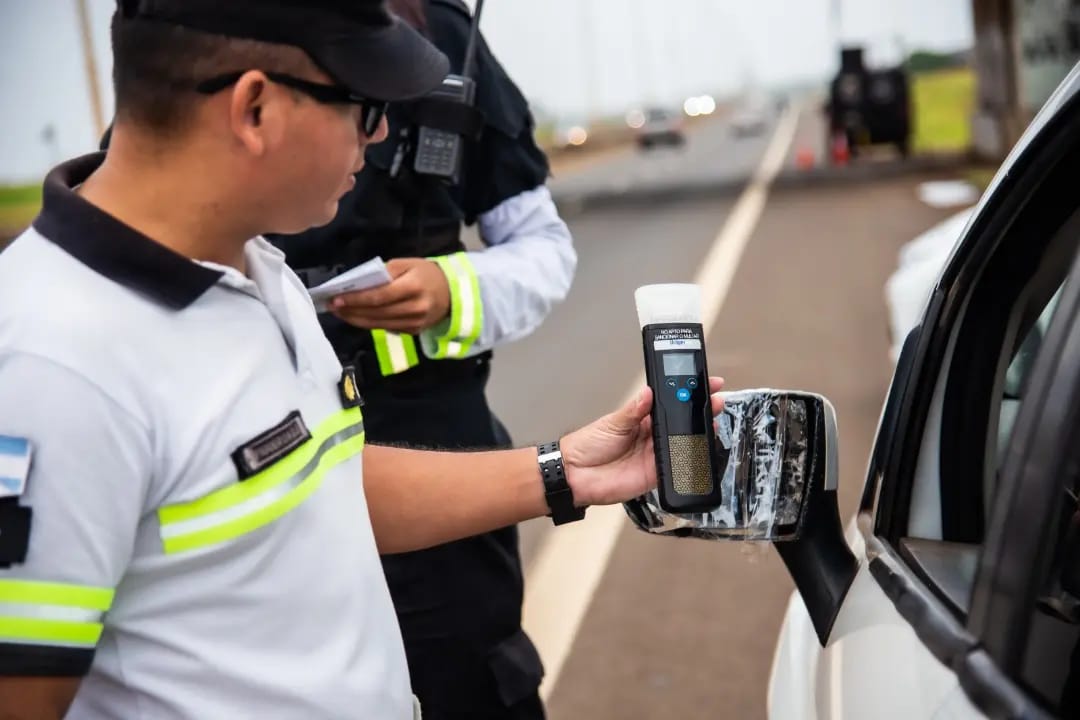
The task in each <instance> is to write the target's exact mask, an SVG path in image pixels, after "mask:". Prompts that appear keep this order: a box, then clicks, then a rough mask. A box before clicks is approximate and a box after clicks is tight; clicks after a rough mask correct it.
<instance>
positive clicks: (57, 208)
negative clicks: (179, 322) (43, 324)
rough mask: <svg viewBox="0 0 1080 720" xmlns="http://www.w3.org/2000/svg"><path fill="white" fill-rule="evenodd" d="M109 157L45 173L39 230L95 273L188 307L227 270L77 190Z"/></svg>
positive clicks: (98, 156)
mask: <svg viewBox="0 0 1080 720" xmlns="http://www.w3.org/2000/svg"><path fill="white" fill-rule="evenodd" d="M104 159H105V153H93V154H91V155H84V156H83V157H80V158H76V159H74V160H69V161H68V162H66V163H64V164H62V165H59V166H57V167H56V168H54V169H53V170H52V171H51V172H50V173H49V174H48V176H46V178H45V188H44V191H43V198H42V199H43V203H42V209H41V214H40V215H38V216H37V218H36V219H35V220H34V229H35V230H36V231H37V232H38V233H39V234H40V235H42V236H43V237H45V238H46V239H47V240H50V241H51V242H53V243H54V244H56V245H58V246H59V247H60V248H61V249H62V250H64V251H65V252H66V253H68V254H69V255H71V256H72V257H73V258H75V259H76V260H78V261H79V262H81V263H82V264H83V265H86V266H87V267H88V268H90V269H91V270H93V271H94V272H96V273H98V274H100V275H104V276H105V277H107V278H109V279H110V280H113V281H115V282H118V283H120V284H122V285H125V286H127V287H129V288H131V289H132V290H136V291H138V292H141V293H144V294H146V295H149V296H150V297H152V298H154V299H155V300H157V301H158V302H160V303H162V304H164V305H167V306H169V307H171V308H174V309H177V310H182V309H183V308H186V307H187V306H188V305H191V304H192V303H193V302H195V301H196V300H198V299H199V298H200V297H201V296H202V294H203V293H204V292H206V291H207V290H209V289H210V288H211V287H213V286H214V284H215V283H217V281H218V279H219V278H220V277H221V276H222V273H221V272H219V271H217V270H211V269H210V268H208V267H204V266H203V265H200V264H198V263H197V262H194V261H192V260H190V259H188V258H186V257H184V256H183V255H180V254H179V253H176V252H173V251H172V250H170V249H169V248H167V247H165V246H164V245H162V244H160V243H158V242H155V241H154V240H152V239H150V238H148V237H147V236H145V235H143V234H142V233H140V232H139V231H137V230H135V229H134V228H131V227H128V226H127V225H125V224H124V223H122V222H120V221H119V220H117V219H116V218H114V217H113V216H111V215H109V214H108V213H106V212H104V211H103V210H101V209H100V208H98V207H96V206H94V205H92V204H91V203H90V202H88V201H87V200H85V199H84V198H82V197H80V196H79V195H77V194H75V192H74V190H73V188H75V187H77V186H78V185H79V184H81V183H82V182H83V181H84V180H86V178H88V177H90V174H91V173H93V172H94V171H95V170H97V168H98V167H99V166H100V165H101V163H102V161H103V160H104Z"/></svg>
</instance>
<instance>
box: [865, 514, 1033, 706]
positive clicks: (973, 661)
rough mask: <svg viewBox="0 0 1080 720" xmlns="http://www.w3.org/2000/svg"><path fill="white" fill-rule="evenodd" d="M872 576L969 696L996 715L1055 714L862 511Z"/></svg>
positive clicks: (924, 643)
mask: <svg viewBox="0 0 1080 720" xmlns="http://www.w3.org/2000/svg"><path fill="white" fill-rule="evenodd" d="M859 526H860V529H861V531H862V534H863V538H864V539H865V542H866V554H867V558H868V559H869V561H870V562H869V567H868V569H869V571H870V574H871V576H872V577H873V578H874V580H875V581H876V582H877V584H878V586H879V587H881V589H882V591H883V592H884V593H885V596H886V597H888V598H889V600H890V601H891V602H892V604H893V607H895V608H896V611H897V613H899V614H900V617H902V618H903V619H904V621H905V622H907V623H908V625H909V626H910V627H911V629H912V630H913V631H914V633H915V635H916V637H917V638H918V640H919V642H921V643H922V644H923V645H924V646H925V647H926V649H927V651H929V652H930V654H931V655H933V656H934V658H935V659H937V660H938V661H939V662H940V663H941V664H942V665H944V666H945V667H947V668H949V669H950V670H952V671H953V672H954V673H955V674H956V676H957V681H958V682H959V684H960V687H961V688H962V689H963V691H964V693H965V694H966V695H967V697H968V699H969V700H970V701H971V702H972V704H973V705H975V707H976V708H978V709H979V710H980V711H981V712H983V713H984V714H986V715H987V716H989V717H994V718H1023V719H1024V720H1053V716H1051V715H1050V714H1048V713H1047V712H1046V711H1045V710H1043V709H1042V707H1041V706H1040V705H1039V704H1038V703H1037V702H1036V701H1034V700H1032V699H1031V698H1029V697H1028V695H1027V693H1026V692H1025V691H1024V690H1023V689H1022V688H1021V687H1020V686H1019V685H1017V684H1016V683H1015V682H1014V681H1013V680H1012V679H1011V678H1010V677H1008V676H1007V675H1005V674H1004V673H1003V672H1002V671H1001V670H1000V669H999V668H998V666H997V665H996V663H995V662H994V661H993V660H992V659H990V658H989V657H988V656H987V654H986V652H985V650H984V649H983V648H982V645H981V644H980V642H979V640H977V639H976V637H975V636H974V635H973V634H972V633H971V632H970V631H969V630H968V629H967V628H966V627H964V625H963V624H962V623H961V622H960V620H958V619H957V617H956V616H955V615H954V614H953V613H952V612H951V611H950V610H949V609H947V608H946V607H945V605H944V604H943V603H942V601H941V599H940V598H938V596H937V595H936V594H935V593H934V592H933V591H931V590H930V588H929V587H927V585H926V584H924V582H923V581H922V580H921V579H920V578H918V577H916V576H915V575H914V573H913V572H912V571H911V569H910V568H909V567H908V566H907V565H906V564H905V562H904V561H903V560H902V559H901V557H900V555H899V553H898V552H897V550H896V549H895V548H894V547H892V546H891V545H889V544H888V543H887V542H886V541H884V540H883V539H882V538H880V537H878V536H875V535H873V533H872V530H871V528H872V519H871V516H870V514H869V513H867V512H864V513H860V514H859Z"/></svg>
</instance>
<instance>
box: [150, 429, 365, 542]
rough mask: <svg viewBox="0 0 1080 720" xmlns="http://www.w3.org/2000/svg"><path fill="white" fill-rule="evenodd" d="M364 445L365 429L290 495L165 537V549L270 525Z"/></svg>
mask: <svg viewBox="0 0 1080 720" xmlns="http://www.w3.org/2000/svg"><path fill="white" fill-rule="evenodd" d="M363 449H364V435H363V434H362V433H361V434H360V435H357V436H355V437H353V438H351V439H349V440H346V441H345V442H344V443H342V444H340V445H335V446H334V447H332V448H331V449H330V450H328V451H327V452H326V453H324V454H323V455H322V457H321V458H320V459H319V466H318V468H317V469H316V470H315V471H314V472H313V473H312V474H311V475H309V476H308V477H307V478H306V479H305V480H304V481H303V482H302V483H301V484H300V485H298V486H297V487H296V488H294V489H293V490H291V491H290V492H289V493H288V494H287V495H285V496H283V497H282V498H280V499H279V500H277V501H275V502H273V503H271V504H270V505H267V506H265V507H263V508H261V509H259V510H257V511H255V512H253V513H250V514H247V515H244V516H242V517H240V518H237V519H235V520H231V521H229V522H226V523H222V524H221V525H215V526H213V527H210V528H207V529H206V530H200V531H196V532H193V533H188V534H185V535H179V536H177V537H170V538H165V539H164V540H163V541H162V544H163V545H164V547H165V552H166V553H170V554H171V553H178V552H184V551H186V550H194V549H196V548H200V547H205V546H207V545H216V544H218V543H222V542H226V541H228V540H232V539H234V538H238V537H240V536H242V535H246V534H247V533H249V532H251V531H253V530H258V529H259V528H261V527H263V526H264V525H269V524H270V523H272V522H273V521H275V520H277V519H278V518H280V517H281V516H283V515H285V514H286V513H288V512H289V511H290V510H292V509H293V508H295V507H296V506H298V505H299V504H300V503H302V502H304V500H307V498H308V497H309V496H310V495H311V494H312V493H313V492H315V491H316V490H318V489H319V487H320V486H321V485H322V482H323V478H324V477H325V476H326V473H327V472H328V471H329V470H330V469H331V468H333V467H334V466H335V465H337V464H338V463H340V462H343V461H344V460H348V459H349V458H351V457H353V456H355V455H359V454H360V452H361V451H362V450H363ZM359 480H360V478H359V477H357V482H359Z"/></svg>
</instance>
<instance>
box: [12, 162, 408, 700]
mask: <svg viewBox="0 0 1080 720" xmlns="http://www.w3.org/2000/svg"><path fill="white" fill-rule="evenodd" d="M102 157H103V156H102V155H93V156H88V157H85V158H80V159H78V160H75V161H72V162H69V163H66V164H65V165H62V166H60V167H59V168H57V169H56V170H54V171H53V172H52V173H50V175H49V177H48V178H47V180H46V183H45V196H44V209H43V211H42V214H41V215H40V216H39V217H38V219H37V220H35V222H34V226H33V228H32V229H30V230H28V231H26V232H25V233H24V234H23V235H22V236H21V237H19V238H18V239H17V240H16V241H15V242H14V243H13V244H12V245H11V247H10V248H9V249H8V250H6V251H5V252H3V253H2V254H0V469H3V468H5V467H6V468H7V475H8V476H9V477H8V478H7V481H6V484H0V560H6V561H7V562H6V563H5V564H7V565H8V567H6V568H3V567H0V674H3V675H12V674H16V675H18V674H25V675H42V674H51V675H85V677H84V679H83V681H82V684H81V686H80V689H79V692H78V694H77V696H76V698H75V703H74V705H73V707H72V710H71V713H70V715H69V717H72V718H78V719H80V720H81V719H83V718H91V719H96V718H133V719H135V718H139V719H141V718H154V719H155V720H156V719H157V718H199V719H203V718H207V719H212V718H297V719H300V718H302V719H303V720H311V719H313V718H318V719H321V718H335V719H336V718H342V719H343V720H344V719H346V718H352V719H358V718H365V719H367V718H390V719H392V720H404V719H405V718H412V717H413V704H412V694H411V692H410V689H409V679H408V670H407V666H406V662H405V654H404V649H403V646H402V642H401V636H400V632H399V630H398V626H397V621H396V618H395V615H394V611H393V607H392V604H391V601H390V595H389V593H388V591H387V588H386V581H385V579H384V577H383V572H382V568H381V565H380V563H379V558H378V555H377V552H376V547H375V542H374V538H373V535H372V530H371V524H370V521H369V518H368V511H367V505H366V502H365V499H364V491H363V485H362V470H361V448H362V447H363V442H364V434H363V423H362V419H361V414H360V409H359V408H358V407H355V406H354V405H355V402H354V395H353V394H351V393H349V392H347V391H346V392H343V391H342V388H341V387H340V386H341V384H342V382H343V373H342V368H341V366H340V364H339V363H338V361H337V360H336V358H335V356H334V353H333V351H332V350H331V348H330V345H329V343H328V342H327V340H326V339H325V337H324V336H323V334H322V331H321V330H320V328H319V325H318V322H317V321H316V317H315V313H314V310H313V308H312V305H311V302H310V300H309V299H308V297H307V294H306V292H305V291H304V288H303V286H302V285H301V283H300V281H299V280H298V279H297V278H296V276H295V275H294V274H293V273H292V272H291V271H290V270H288V268H287V267H286V266H285V264H284V262H283V259H282V257H283V256H282V255H281V253H279V252H278V251H277V250H275V249H274V248H273V247H271V246H270V245H269V244H268V243H266V242H264V241H263V240H262V239H258V238H257V239H254V240H252V241H250V242H249V243H248V245H247V248H246V258H247V266H248V277H245V276H243V275H242V274H241V273H239V272H237V271H236V270H234V269H231V268H224V267H220V266H216V265H212V264H208V263H196V262H192V261H189V260H187V259H185V258H183V257H181V256H179V255H176V254H174V253H172V252H171V251H169V250H167V249H166V248H164V247H163V246H161V245H159V244H157V243H155V242H153V241H152V240H150V239H149V238H146V237H145V236H142V235H140V234H139V233H137V232H136V231H134V230H133V229H131V228H129V227H127V226H125V225H123V224H122V223H120V222H119V221H117V220H116V219H114V218H112V217H110V216H108V215H106V214H105V213H103V212H102V211H100V210H98V209H97V208H95V207H94V206H92V205H90V204H89V203H88V202H86V201H85V200H83V199H82V198H80V197H79V196H77V195H76V194H75V193H74V192H72V190H71V189H70V188H73V187H76V186H77V185H78V184H80V183H81V182H82V181H83V180H84V179H85V178H86V177H88V176H89V174H90V173H91V172H92V171H93V170H94V169H95V168H96V167H97V166H98V165H99V164H100V162H101V159H102ZM20 447H24V448H29V453H24V457H23V460H25V454H31V459H30V466H29V472H28V473H23V475H24V477H25V480H26V484H25V489H24V490H23V491H22V492H21V493H20V492H19V490H20V487H19V486H20V482H21V480H20V478H18V477H11V476H15V475H18V474H19V468H20V467H24V466H25V465H22V466H21V465H20V459H19V454H20V451H19V448H20ZM5 448H6V450H5ZM13 448H14V449H13ZM0 474H2V473H0ZM5 496H6V497H5ZM27 507H28V508H30V509H31V511H32V521H31V526H30V530H29V538H28V544H27V545H26V547H25V548H24V549H21V548H20V540H21V539H25V533H24V532H22V531H21V526H20V518H25V511H22V510H20V509H21V508H27ZM20 535H22V536H24V537H23V538H20V537H19V536H20ZM23 550H24V551H25V552H23ZM20 555H24V556H23V557H19V556H20Z"/></svg>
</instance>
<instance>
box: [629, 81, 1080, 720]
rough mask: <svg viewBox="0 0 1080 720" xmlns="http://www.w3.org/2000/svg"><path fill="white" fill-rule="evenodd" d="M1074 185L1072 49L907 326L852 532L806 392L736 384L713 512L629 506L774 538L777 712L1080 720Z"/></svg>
mask: <svg viewBox="0 0 1080 720" xmlns="http://www.w3.org/2000/svg"><path fill="white" fill-rule="evenodd" d="M1078 187H1080V65H1078V66H1077V68H1075V69H1074V70H1073V72H1072V73H1071V74H1070V75H1069V77H1068V78H1066V80H1065V81H1064V82H1063V84H1062V85H1061V87H1060V88H1059V89H1058V90H1057V92H1056V93H1055V94H1054V95H1053V96H1052V97H1051V99H1050V100H1049V101H1048V102H1047V104H1046V106H1045V107H1044V108H1043V110H1042V111H1041V112H1040V113H1039V115H1038V116H1037V117H1036V118H1035V120H1034V121H1033V122H1032V125H1031V127H1030V128H1029V129H1028V131H1027V132H1026V133H1025V135H1024V137H1023V138H1022V139H1021V141H1020V143H1019V144H1018V145H1017V147H1016V148H1015V149H1014V150H1013V153H1012V154H1011V155H1010V156H1009V158H1008V159H1007V160H1006V162H1005V164H1004V165H1003V166H1002V169H1001V171H1000V172H999V173H998V175H997V177H996V178H995V180H994V182H993V183H992V185H991V187H990V188H989V189H988V190H987V192H986V193H985V194H984V195H983V197H982V199H981V200H980V202H979V204H978V206H977V207H976V208H975V210H974V211H973V212H972V215H971V219H970V221H969V222H968V223H967V225H966V226H965V229H964V230H963V232H962V233H960V236H959V241H958V242H957V243H956V244H955V247H954V248H952V249H951V250H950V252H949V258H948V260H947V262H945V263H944V268H943V270H942V272H941V274H940V277H938V278H937V279H936V280H935V282H934V283H933V285H932V289H931V290H930V292H929V297H928V299H927V301H926V303H925V307H924V309H923V311H922V313H921V316H920V319H919V322H918V323H916V325H915V327H914V329H913V330H912V331H911V332H910V333H909V334H907V336H906V338H905V339H904V341H903V345H902V350H901V352H900V354H899V359H898V362H897V365H896V371H895V374H894V376H893V381H892V386H891V388H890V390H889V394H888V397H887V399H886V402H885V406H884V408H883V412H882V415H881V419H880V421H879V425H878V429H877V437H876V440H875V443H874V448H873V451H872V453H871V456H870V459H869V463H868V470H867V475H866V479H865V482H864V490H863V493H862V498H861V501H860V503H859V509H858V511H857V514H856V517H855V518H854V520H852V521H851V522H849V523H847V526H846V531H845V527H844V525H843V523H842V521H841V517H840V512H839V506H838V504H837V489H838V487H839V482H840V481H839V478H838V475H839V471H838V451H837V430H836V425H835V414H834V413H833V411H832V408H831V405H830V404H829V403H828V401H827V400H826V399H825V398H822V397H821V396H817V395H813V394H810V393H799V392H790V391H777V390H769V391H743V392H741V393H739V394H735V397H733V398H731V402H729V407H728V408H726V409H725V414H729V413H730V414H731V417H729V418H727V419H726V421H725V422H724V423H718V427H720V431H718V436H717V437H718V443H719V444H720V445H722V447H723V448H724V453H725V454H726V457H724V459H722V460H721V463H722V464H723V466H724V467H725V468H727V470H726V471H725V474H724V476H723V482H724V485H723V487H724V488H725V492H724V501H723V505H722V506H721V507H719V508H717V510H716V511H714V512H711V513H705V514H697V515H675V514H670V513H667V512H665V511H664V510H663V507H662V505H663V504H662V503H658V502H656V501H655V498H652V497H651V495H650V496H648V497H646V498H645V499H644V500H639V501H634V502H632V503H628V504H627V512H628V514H629V515H630V517H631V519H632V520H633V521H634V523H635V524H636V525H637V526H638V527H639V528H641V529H643V530H646V531H648V532H650V533H657V534H662V535H671V536H676V537H694V538H706V539H724V538H727V539H731V538H751V537H753V538H758V539H761V538H767V539H770V540H772V541H773V542H774V546H775V548H776V550H777V552H778V553H779V555H780V557H781V559H782V560H783V562H784V564H785V566H786V567H787V569H788V572H789V573H790V575H791V577H792V579H793V580H794V583H795V587H796V590H797V592H796V593H795V595H794V596H793V597H792V599H791V601H790V603H789V605H788V609H787V612H786V615H785V617H784V622H783V626H782V629H781V632H780V637H779V641H778V644H777V648H776V654H775V657H774V660H773V667H772V673H771V678H770V684H769V691H768V700H767V703H768V715H769V717H770V718H772V719H773V720H826V719H828V720H865V719H868V718H869V719H872V720H973V719H976V718H1018V719H1019V718H1025V719H1031V720H1042V719H1043V718H1054V717H1057V718H1080V259H1078V250H1080V193H1078V192H1077V190H1076V189H1077V188H1078ZM725 428H726V430H725ZM714 457H721V454H720V453H718V454H717V455H716V456H714ZM728 471H731V472H728ZM729 476H730V479H732V480H734V484H733V485H732V486H731V487H730V488H729V487H728V485H727V483H728V481H729ZM665 483H666V484H663V485H662V488H665V489H666V488H667V485H668V484H670V483H667V481H665ZM665 491H669V490H665ZM656 492H657V491H653V493H652V494H653V495H655V493H656ZM727 508H731V509H733V510H734V513H731V512H720V510H725V509H727ZM732 518H734V519H732ZM712 716H715V717H724V713H723V708H716V709H714V711H713V712H712Z"/></svg>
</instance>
